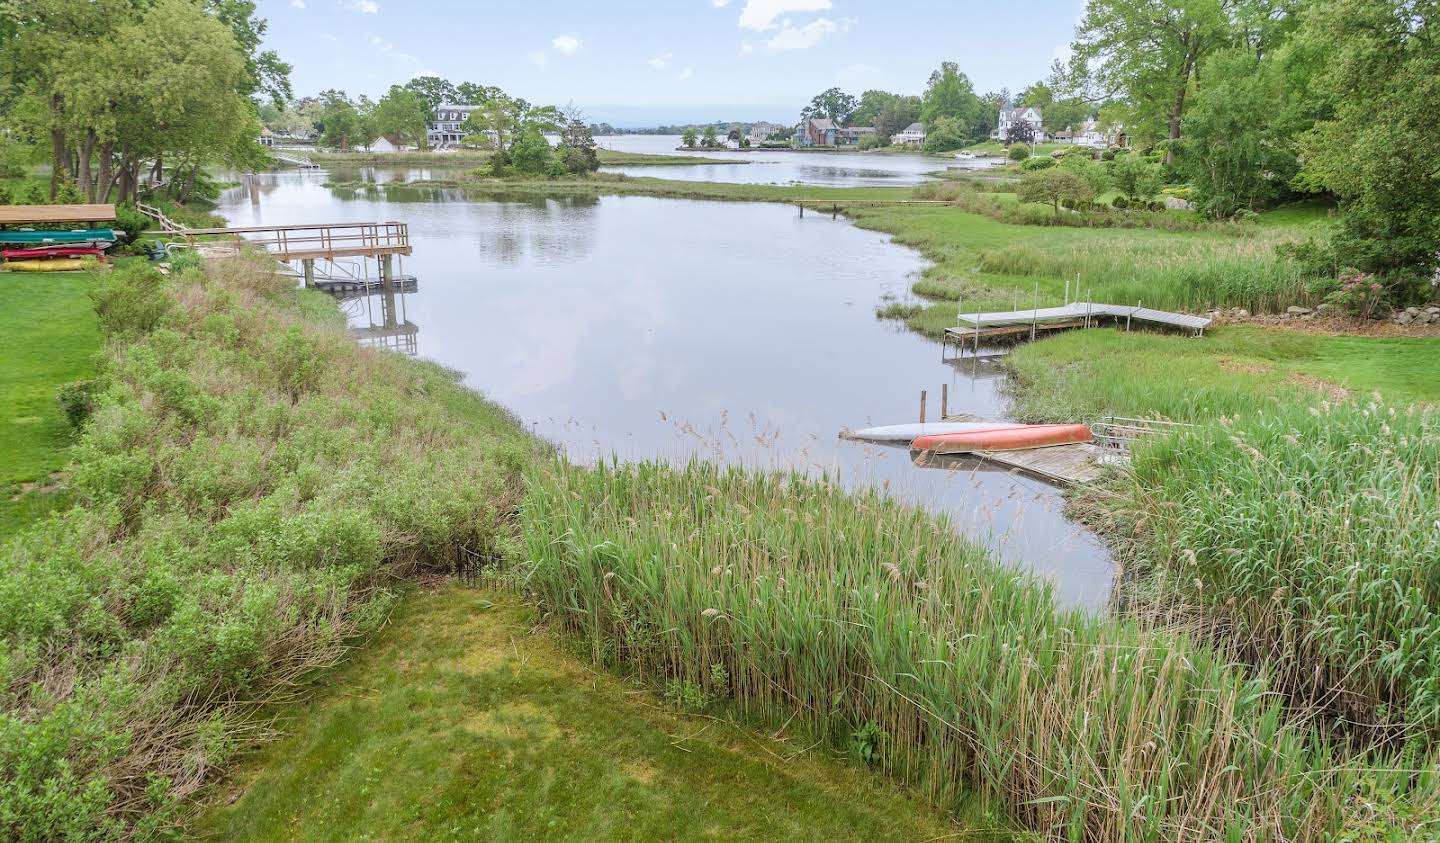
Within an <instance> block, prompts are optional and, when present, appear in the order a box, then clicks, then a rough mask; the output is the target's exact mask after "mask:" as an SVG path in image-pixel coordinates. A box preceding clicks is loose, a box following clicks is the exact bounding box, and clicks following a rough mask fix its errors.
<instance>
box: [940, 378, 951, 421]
mask: <svg viewBox="0 0 1440 843" xmlns="http://www.w3.org/2000/svg"><path fill="white" fill-rule="evenodd" d="M949 416H950V384H948V383H942V384H940V421H945V419H946V418H948V417H949Z"/></svg>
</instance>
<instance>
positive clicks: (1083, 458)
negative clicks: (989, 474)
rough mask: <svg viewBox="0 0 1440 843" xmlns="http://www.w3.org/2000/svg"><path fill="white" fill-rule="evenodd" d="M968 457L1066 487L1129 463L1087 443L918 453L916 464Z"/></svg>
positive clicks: (966, 418)
mask: <svg viewBox="0 0 1440 843" xmlns="http://www.w3.org/2000/svg"><path fill="white" fill-rule="evenodd" d="M944 420H945V421H949V422H987V421H993V419H983V418H981V417H979V416H973V415H969V414H968V413H961V414H958V415H952V416H946V417H945V418H944ZM967 458H968V459H971V460H978V461H980V462H981V463H991V464H993V465H996V466H1000V467H1002V468H1004V469H1008V470H1011V471H1018V472H1020V473H1023V474H1028V475H1031V476H1032V477H1038V478H1040V479H1041V480H1045V481H1048V482H1050V483H1058V484H1061V485H1066V486H1074V485H1084V484H1087V483H1093V482H1095V481H1096V480H1098V479H1099V478H1100V476H1101V475H1102V474H1104V473H1105V469H1106V468H1107V467H1109V466H1123V465H1128V464H1129V462H1130V457H1129V454H1128V453H1126V452H1125V451H1121V450H1117V449H1114V448H1102V447H1100V446H1099V445H1093V444H1090V443H1088V442H1087V443H1083V444H1078V445H1054V446H1051V447H1049V448H1030V449H1027V450H1024V451H977V452H975V453H973V454H968V455H962V454H957V455H954V456H949V455H946V456H941V455H937V454H921V455H920V457H919V458H917V459H916V461H915V464H916V465H918V466H921V467H923V468H950V467H953V466H955V465H956V462H957V461H959V462H960V463H963V462H964V460H966V459H967ZM947 463H948V464H947Z"/></svg>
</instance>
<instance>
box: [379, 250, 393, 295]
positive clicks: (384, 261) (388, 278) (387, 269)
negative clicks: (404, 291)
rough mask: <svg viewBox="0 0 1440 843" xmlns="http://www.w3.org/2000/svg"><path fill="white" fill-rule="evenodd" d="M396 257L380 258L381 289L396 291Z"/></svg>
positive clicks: (385, 256) (383, 256) (382, 256)
mask: <svg viewBox="0 0 1440 843" xmlns="http://www.w3.org/2000/svg"><path fill="white" fill-rule="evenodd" d="M394 260H395V256H394V255H381V256H380V289H382V290H385V291H386V292H391V291H393V290H394V289H395V264H394Z"/></svg>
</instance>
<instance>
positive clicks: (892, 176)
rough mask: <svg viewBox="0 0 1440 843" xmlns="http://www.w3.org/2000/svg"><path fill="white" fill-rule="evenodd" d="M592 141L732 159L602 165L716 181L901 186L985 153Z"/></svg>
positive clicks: (652, 138)
mask: <svg viewBox="0 0 1440 843" xmlns="http://www.w3.org/2000/svg"><path fill="white" fill-rule="evenodd" d="M595 140H596V143H598V144H600V145H601V146H603V147H605V148H606V149H614V150H617V151H619V152H643V153H647V154H650V155H695V156H696V157H700V158H724V159H727V160H730V161H736V162H742V161H743V162H748V163H743V164H742V163H736V164H696V165H694V166H664V167H606V168H604V169H605V171H606V172H612V173H626V174H627V175H632V176H655V177H659V178H667V179H682V180H685V181H722V182H734V183H738V184H818V185H829V186H837V187H904V186H906V185H914V184H920V183H921V182H923V181H927V180H928V179H929V178H930V174H932V173H935V172H937V171H940V170H944V169H946V168H947V167H963V168H966V169H983V168H985V167H989V166H991V164H992V162H990V161H987V160H985V159H972V160H968V161H960V160H956V159H953V158H950V159H946V158H932V157H929V156H925V155H897V154H890V153H864V152H789V151H786V150H783V149H781V150H769V149H765V150H755V151H753V152H733V151H730V150H697V151H696V152H693V153H691V152H678V151H676V148H677V147H679V146H680V136H679V135H614V136H602V137H599V138H596V139H595Z"/></svg>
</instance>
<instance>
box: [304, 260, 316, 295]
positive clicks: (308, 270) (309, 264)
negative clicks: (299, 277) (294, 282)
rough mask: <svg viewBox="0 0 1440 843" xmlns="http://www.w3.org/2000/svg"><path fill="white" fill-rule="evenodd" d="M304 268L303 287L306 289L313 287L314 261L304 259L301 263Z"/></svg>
mask: <svg viewBox="0 0 1440 843" xmlns="http://www.w3.org/2000/svg"><path fill="white" fill-rule="evenodd" d="M301 263H302V264H303V265H304V267H305V287H306V288H307V289H308V288H310V287H314V286H315V259H314V258H306V259H305V260H303V261H301Z"/></svg>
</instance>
